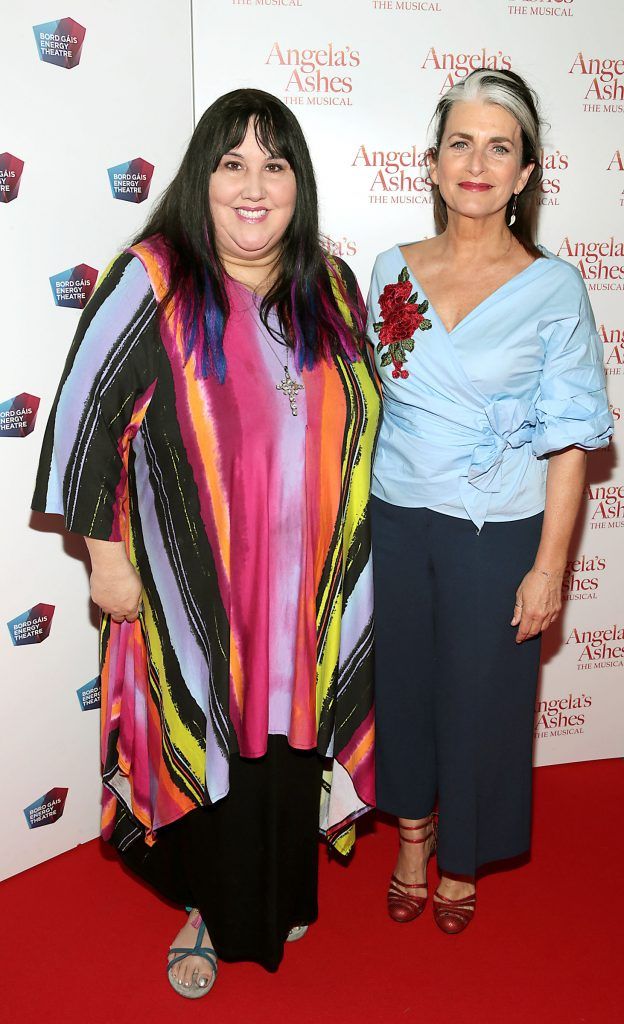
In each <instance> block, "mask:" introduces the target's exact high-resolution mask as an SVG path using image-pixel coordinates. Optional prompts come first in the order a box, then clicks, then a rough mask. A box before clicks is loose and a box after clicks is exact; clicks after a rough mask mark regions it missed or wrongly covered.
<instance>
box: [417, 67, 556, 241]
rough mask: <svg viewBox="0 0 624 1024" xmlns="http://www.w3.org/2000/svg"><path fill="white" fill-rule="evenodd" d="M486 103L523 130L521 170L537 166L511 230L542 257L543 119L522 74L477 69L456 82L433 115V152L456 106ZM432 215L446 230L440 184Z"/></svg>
mask: <svg viewBox="0 0 624 1024" xmlns="http://www.w3.org/2000/svg"><path fill="white" fill-rule="evenodd" d="M476 99H478V100H484V101H485V102H486V103H494V104H496V105H497V106H500V107H503V108H504V109H505V110H507V111H508V112H509V113H510V114H512V115H513V117H515V119H516V120H517V122H518V124H519V125H520V129H521V131H522V167H527V166H528V164H531V163H532V164H534V165H535V166H534V167H533V170H532V171H531V174H530V175H529V180H528V181H527V183H526V185H525V187H524V188H523V190H522V192H520V194H519V195H518V200H517V204H516V220H515V223H514V224H512V225H511V226H510V231H511V233H512V234H513V235H515V237H516V238H517V239H518V241H519V242H520V244H521V245H522V246H523V248H524V249H526V251H527V252H528V253H529V254H530V255H531V256H535V257H536V258H539V257H540V256H542V253H541V252H540V250H539V249H538V248H537V244H536V240H535V239H536V230H537V200H538V191H537V190H538V186H539V183H540V181H541V180H542V165H541V162H540V156H541V140H540V131H541V120H540V116H539V111H538V100H537V95H536V94H535V93H534V92H533V90H532V89H531V88H530V87H529V86H528V85H527V83H526V82H525V81H524V79H523V78H521V77H520V75H517V74H516V73H515V72H514V71H490V70H488V69H487V68H476V70H475V71H471V72H470V74H469V75H466V77H465V78H463V79H462V80H461V81H460V82H457V83H456V84H455V85H454V86H453V87H452V88H451V89H449V91H448V92H447V93H445V94H444V96H443V97H442V99H441V100H440V101H439V103H438V105H437V107H436V111H435V114H434V115H433V119H432V124H433V133H434V141H433V145H432V147H431V149H430V152H431V153H432V155H433V156H434V158H437V155H438V153H439V152H440V145H441V142H442V137H443V135H444V129H445V127H446V122H447V119H448V115H449V113H450V111H451V108H452V106H453V104H454V103H458V102H460V101H463V100H476ZM513 202H514V199H513V196H512V197H511V198H510V200H509V203H508V204H507V211H506V219H507V221H509V219H510V217H511V213H512V210H513ZM433 213H434V218H435V224H436V228H437V230H438V231H439V232H442V231H444V230H445V228H446V225H447V224H448V211H447V209H446V203H445V202H444V199H443V198H442V195H441V194H440V189H439V188H438V186H437V185H434V186H433Z"/></svg>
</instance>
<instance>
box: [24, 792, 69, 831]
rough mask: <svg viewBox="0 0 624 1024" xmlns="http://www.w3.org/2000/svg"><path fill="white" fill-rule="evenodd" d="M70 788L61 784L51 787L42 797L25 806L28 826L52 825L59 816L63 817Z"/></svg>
mask: <svg viewBox="0 0 624 1024" xmlns="http://www.w3.org/2000/svg"><path fill="white" fill-rule="evenodd" d="M68 792H69V790H67V789H63V788H62V787H61V786H55V787H54V789H49V790H48V792H47V793H44V795H43V796H42V797H40V798H39V799H38V800H35V802H34V803H32V804H29V805H28V807H25V808H24V817H25V818H26V821H27V823H28V828H40V827H41V826H42V825H52V824H53V823H54V822H55V821H58V820H59V818H62V817H63V811H64V810H65V801H66V800H67V794H68Z"/></svg>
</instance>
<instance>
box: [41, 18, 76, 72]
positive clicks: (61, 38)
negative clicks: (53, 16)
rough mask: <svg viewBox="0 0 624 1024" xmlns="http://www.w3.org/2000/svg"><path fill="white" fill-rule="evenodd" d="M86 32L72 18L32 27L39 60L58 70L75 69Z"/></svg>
mask: <svg viewBox="0 0 624 1024" xmlns="http://www.w3.org/2000/svg"><path fill="white" fill-rule="evenodd" d="M86 31H87V30H86V28H83V26H82V25H79V24H78V22H77V21H74V19H73V18H60V19H59V21H47V22H45V24H43V25H33V32H34V33H35V40H36V43H37V49H38V51H39V58H40V60H43V61H45V63H46V64H56V65H57V67H60V68H68V69H69V68H75V67H77V66H78V64H79V63H80V55H81V54H82V44H83V43H84V37H85V33H86Z"/></svg>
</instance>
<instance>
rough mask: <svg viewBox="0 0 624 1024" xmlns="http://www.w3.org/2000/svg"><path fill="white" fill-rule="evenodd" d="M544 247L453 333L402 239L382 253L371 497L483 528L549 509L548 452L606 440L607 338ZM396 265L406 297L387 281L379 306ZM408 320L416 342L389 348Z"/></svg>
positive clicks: (375, 288)
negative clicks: (380, 407) (429, 302)
mask: <svg viewBox="0 0 624 1024" xmlns="http://www.w3.org/2000/svg"><path fill="white" fill-rule="evenodd" d="M541 251H542V253H543V255H544V258H542V259H537V260H536V261H535V262H534V263H532V264H531V265H530V266H529V267H527V268H526V269H525V270H523V271H521V272H520V273H519V274H516V275H515V277H513V278H512V279H511V280H510V281H507V282H506V283H505V284H504V285H502V286H501V287H500V288H498V289H497V290H496V291H495V292H494V293H493V294H492V295H490V296H489V297H488V298H487V299H485V301H483V302H481V303H480V304H479V305H478V306H477V307H476V308H475V309H473V310H472V311H471V312H470V313H469V314H468V315H467V316H466V317H464V319H463V320H462V321H461V322H460V323H459V324H457V326H456V327H454V328H453V330H452V331H450V332H449V331H447V330H446V329H445V327H444V325H443V323H442V321H441V320H440V318H439V317H438V316H437V314H436V312H435V310H434V309H433V307H431V306H429V307H428V309H426V308H424V306H421V303H424V302H425V300H426V299H427V296H426V295H425V294H424V292H423V290H422V288H421V287H420V285H419V283H418V281H417V280H416V278H415V277H414V276H413V274H412V273H411V272H410V271H409V269H408V268H407V267H406V262H405V259H404V257H403V254H402V252H401V249H400V248H399V246H398V245H395V246H393V247H392V248H391V249H388V250H387V252H383V253H381V254H380V255H379V256H378V257H377V260H376V261H375V266H374V269H373V276H372V281H371V287H370V293H369V297H368V337H369V341H370V342H371V344H372V345H373V346H374V348H375V362H376V366H377V370H378V372H379V375H380V378H381V382H382V388H383V399H384V415H383V423H382V426H381V432H380V435H379V442H378V446H377V455H376V460H375V465H374V471H373V487H372V491H373V494H374V495H376V496H377V497H378V498H381V499H382V500H383V501H387V502H390V503H391V504H393V505H402V506H408V507H413V508H417V507H419V508H423V507H424V508H430V509H433V510H434V511H437V512H444V513H446V514H448V515H452V516H457V517H460V518H463V519H471V520H472V522H473V523H474V524H475V525H476V527H477V529H481V527H482V526H483V523H484V522H487V521H489V522H504V521H507V520H512V519H524V518H526V517H528V516H532V515H535V514H537V513H538V512H541V511H543V509H544V504H545V495H546V470H547V459H544V458H543V456H545V455H548V454H549V453H551V452H557V451H561V450H562V449H564V448H567V447H568V446H570V445H576V446H578V447H579V448H584V449H587V450H590V449H594V448H602V447H605V446H606V445H607V444H608V443H609V437H610V435H611V434H612V432H613V419H612V416H611V413H610V411H609V405H608V402H607V395H606V390H605V374H604V368H603V352H602V348H603V346H602V342H601V340H600V337H599V335H598V334H597V331H596V325H595V322H594V317H593V314H592V311H591V307H590V304H589V299H588V297H587V292H586V289H585V285H584V283H583V279H582V277H581V275H580V274H579V272H578V270H577V269H576V268H575V267H573V266H572V265H571V264H569V263H566V262H565V261H564V260H562V259H560V258H559V257H557V256H554V255H553V254H552V253H550V252H548V251H547V250H546V249H542V250H541ZM404 268H405V269H404ZM401 277H402V279H403V286H402V288H401V289H399V292H400V295H398V296H397V295H396V294H394V293H396V291H397V289H392V288H390V289H389V290H388V291H386V292H385V296H386V299H385V301H384V298H383V297H382V303H381V305H380V302H379V299H380V296H382V293H384V289H385V288H386V286H387V285H395V284H397V283H398V282H399V281H400V280H401ZM408 285H409V286H411V287H408ZM406 295H409V297H408V298H406ZM415 295H416V298H415V297H414V296H415ZM410 305H411V306H412V307H413V308H412V310H411V312H410V310H407V312H406V309H405V307H406V306H410ZM382 307H383V311H382ZM414 310H418V313H417V312H415V311H414ZM384 311H385V316H384V315H383V313H384ZM404 325H407V328H405V326H404ZM429 325H430V326H429ZM384 328H386V329H384ZM412 328H413V330H412ZM407 330H411V331H412V333H411V339H412V340H413V344H412V341H411V340H410V339H409V338H408V339H406V343H405V344H401V343H400V342H399V345H398V347H397V343H396V339H397V338H399V337H400V335H401V333H407Z"/></svg>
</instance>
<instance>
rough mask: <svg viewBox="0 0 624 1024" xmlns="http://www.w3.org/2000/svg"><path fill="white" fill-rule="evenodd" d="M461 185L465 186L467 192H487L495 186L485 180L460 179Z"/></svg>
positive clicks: (461, 186)
mask: <svg viewBox="0 0 624 1024" xmlns="http://www.w3.org/2000/svg"><path fill="white" fill-rule="evenodd" d="M459 187H460V188H465V189H466V192H487V191H488V190H489V189H491V188H494V186H493V185H488V184H487V183H486V182H484V181H460V183H459Z"/></svg>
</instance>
